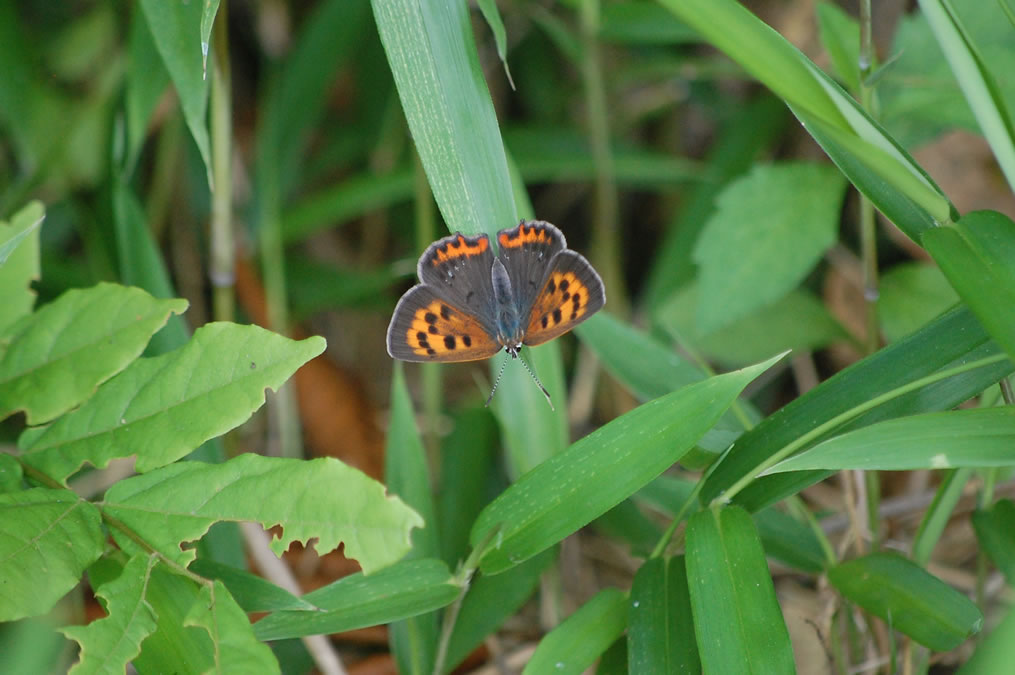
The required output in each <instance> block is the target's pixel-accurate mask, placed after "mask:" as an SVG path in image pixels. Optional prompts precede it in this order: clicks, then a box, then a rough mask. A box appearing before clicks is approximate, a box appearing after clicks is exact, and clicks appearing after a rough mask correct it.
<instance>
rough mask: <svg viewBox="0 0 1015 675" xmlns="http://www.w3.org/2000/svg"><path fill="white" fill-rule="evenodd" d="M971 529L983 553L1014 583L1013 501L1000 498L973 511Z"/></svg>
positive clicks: (1014, 509)
mask: <svg viewBox="0 0 1015 675" xmlns="http://www.w3.org/2000/svg"><path fill="white" fill-rule="evenodd" d="M973 529H975V530H976V539H977V541H979V542H980V547H981V548H982V549H983V551H984V553H986V554H987V555H988V556H990V559H991V561H993V563H994V564H995V565H996V566H997V568H998V569H999V570H1001V572H1002V573H1003V574H1004V577H1005V579H1006V580H1007V581H1008V585H1009V586H1011V585H1012V584H1015V502H1012V501H1011V500H1010V499H1002V500H1000V501H998V502H997V503H995V504H992V505H991V507H990V508H989V509H985V510H984V509H981V510H977V511H976V512H974V513H973Z"/></svg>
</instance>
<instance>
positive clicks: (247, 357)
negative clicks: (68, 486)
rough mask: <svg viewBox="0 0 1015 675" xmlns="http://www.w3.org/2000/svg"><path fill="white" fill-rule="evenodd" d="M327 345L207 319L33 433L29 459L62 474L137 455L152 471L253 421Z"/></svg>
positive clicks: (25, 444)
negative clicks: (182, 340) (268, 396)
mask: <svg viewBox="0 0 1015 675" xmlns="http://www.w3.org/2000/svg"><path fill="white" fill-rule="evenodd" d="M114 288H115V287H114ZM73 292H74V291H71V293H73ZM136 292H137V293H140V291H136ZM69 294H70V293H68V295H69ZM145 297H147V296H145ZM93 311H94V308H93ZM124 311H125V310H124V309H121V310H120V312H121V313H123V312H124ZM41 313H42V312H39V314H41ZM128 316H130V315H129V314H128ZM322 351H324V339H323V338H320V337H313V338H308V339H306V340H302V341H300V342H296V341H294V340H290V339H288V338H285V337H283V336H281V335H276V334H275V333H272V332H270V331H267V330H265V329H263V328H260V327H258V326H239V325H236V324H230V323H211V324H207V325H205V326H202V327H201V328H199V329H198V330H197V331H196V332H195V333H194V336H193V338H192V339H191V340H190V342H188V343H187V344H186V345H185V346H183V347H181V348H180V349H177V350H175V351H172V352H170V353H168V354H163V355H162V356H157V357H153V358H147V359H138V360H137V361H135V362H134V363H132V364H131V365H130V366H129V367H128V368H127V369H126V370H124V371H123V372H122V373H120V375H119V376H117V377H116V378H114V379H112V380H110V381H109V382H108V383H106V384H105V385H103V387H102V388H101V389H100V390H99V391H98V392H97V393H96V394H95V396H93V397H92V398H91V399H90V400H89V401H88V402H87V403H85V404H84V405H83V406H81V407H80V408H79V409H77V410H75V411H74V412H72V413H70V414H69V415H66V416H64V417H62V418H60V419H59V420H57V421H56V422H54V423H53V424H52V425H50V426H48V427H43V428H38V429H29V430H27V431H26V432H25V433H23V434H22V436H21V439H20V440H19V447H20V449H21V452H22V458H23V459H24V461H25V462H27V463H29V464H31V465H32V466H34V467H36V468H38V469H39V470H40V471H44V472H45V473H47V474H48V475H50V476H51V477H53V478H55V479H57V480H61V481H62V480H65V479H66V478H67V477H68V476H70V475H71V474H73V473H74V472H75V471H77V470H78V469H79V468H80V467H81V466H82V464H83V463H84V462H89V463H91V464H92V465H94V466H96V467H100V468H101V467H104V466H106V464H108V463H109V461H110V460H111V459H114V458H116V457H128V456H130V455H135V454H136V455H137V465H136V467H137V470H138V471H140V472H145V471H150V470H151V469H154V468H157V467H160V466H164V465H166V464H169V463H171V462H175V461H176V460H178V459H180V458H181V457H183V456H185V455H187V454H188V453H190V452H191V451H192V450H194V449H195V448H197V447H198V446H199V445H201V444H202V443H203V442H205V441H206V440H208V439H210V438H214V437H215V436H218V435H220V434H223V433H225V432H226V431H229V430H230V429H232V428H234V427H236V426H237V425H239V424H241V423H243V422H245V421H246V420H247V419H248V418H249V417H250V415H251V413H253V412H254V411H255V410H257V409H258V408H259V407H260V406H261V405H262V404H263V403H264V392H265V389H266V388H271V389H273V390H277V389H278V387H279V386H281V384H282V383H283V382H285V381H286V380H287V379H288V378H289V377H290V376H291V375H292V374H293V373H294V372H295V371H296V369H297V368H299V367H300V366H301V365H303V364H304V363H306V362H307V361H309V360H310V359H311V358H313V357H315V356H317V355H318V354H320V353H321V352H322ZM65 377H66V376H65Z"/></svg>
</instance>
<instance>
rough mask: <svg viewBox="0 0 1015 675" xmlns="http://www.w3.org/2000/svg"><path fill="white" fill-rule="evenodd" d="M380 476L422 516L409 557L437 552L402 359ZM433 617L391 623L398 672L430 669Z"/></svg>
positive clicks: (435, 630) (435, 635) (426, 474)
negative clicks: (382, 470) (421, 522)
mask: <svg viewBox="0 0 1015 675" xmlns="http://www.w3.org/2000/svg"><path fill="white" fill-rule="evenodd" d="M384 479H385V483H386V484H387V488H388V491H389V492H390V493H391V494H393V495H398V496H399V497H400V498H401V499H402V500H403V501H405V503H406V504H407V505H408V506H409V507H410V508H412V509H414V510H415V511H416V513H418V514H419V515H420V516H421V517H422V518H423V522H424V526H423V528H421V529H417V530H416V531H414V532H413V533H412V549H411V550H410V551H409V555H408V557H409V558H436V557H437V556H439V555H440V541H439V537H438V533H437V519H436V518H435V517H434V511H435V509H434V503H433V495H432V494H431V491H430V469H429V467H428V466H427V462H426V456H425V453H424V450H423V441H422V439H420V437H419V431H418V429H417V428H416V416H415V413H414V412H413V409H412V401H411V400H409V391H408V389H406V386H405V376H404V374H403V369H402V365H401V364H395V371H394V376H393V377H392V378H391V419H390V421H389V423H388V436H387V442H386V446H385V451H384ZM437 619H438V617H437V615H436V614H435V613H433V612H431V613H427V614H421V615H417V616H413V617H410V618H407V619H405V620H403V621H397V622H394V623H392V624H391V625H390V626H389V629H388V642H389V643H390V645H391V651H392V653H393V654H394V656H395V662H396V663H397V664H398V671H399V672H402V673H422V672H430V671H433V666H434V659H435V656H436V651H435V648H436V645H437V643H438V641H439V640H440V626H439V624H438V621H437Z"/></svg>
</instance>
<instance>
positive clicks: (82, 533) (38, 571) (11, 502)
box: [0, 488, 105, 621]
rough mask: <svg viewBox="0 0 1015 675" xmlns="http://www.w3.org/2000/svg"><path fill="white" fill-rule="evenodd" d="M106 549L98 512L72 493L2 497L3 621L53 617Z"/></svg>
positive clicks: (0, 578)
mask: <svg viewBox="0 0 1015 675" xmlns="http://www.w3.org/2000/svg"><path fill="white" fill-rule="evenodd" d="M104 545H105V535H103V533H102V527H101V516H100V514H99V511H98V509H96V508H95V506H93V505H92V504H90V503H88V502H87V501H84V500H83V499H81V498H79V497H78V496H77V495H76V494H74V493H73V492H71V491H69V490H51V489H48V488H33V489H31V490H23V491H20V492H11V493H7V494H0V621H14V620H15V619H21V618H24V617H27V616H37V615H40V614H45V613H46V612H48V611H49V610H50V609H51V608H52V607H53V605H55V604H56V602H57V600H59V599H60V598H61V597H63V595H64V594H65V593H67V592H68V591H69V590H71V589H72V588H74V586H76V585H77V584H78V582H79V581H80V580H81V576H82V575H83V574H84V571H85V568H87V567H88V566H89V565H91V564H92V563H93V562H95V561H96V560H98V558H99V556H100V555H101V554H102V550H103V547H104Z"/></svg>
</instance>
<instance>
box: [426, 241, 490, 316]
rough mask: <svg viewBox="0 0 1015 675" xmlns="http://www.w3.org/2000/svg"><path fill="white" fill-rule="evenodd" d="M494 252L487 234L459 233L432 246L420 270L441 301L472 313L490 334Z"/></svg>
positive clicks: (428, 249) (427, 251)
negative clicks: (442, 299) (491, 273)
mask: <svg viewBox="0 0 1015 675" xmlns="http://www.w3.org/2000/svg"><path fill="white" fill-rule="evenodd" d="M491 267H493V250H492V249H491V247H490V238H489V237H487V236H486V235H485V234H481V235H478V236H475V237H468V236H466V235H464V234H461V233H457V234H453V235H451V236H449V237H444V238H443V239H438V240H437V241H435V242H434V243H432V244H430V247H429V248H427V250H426V251H424V252H423V255H422V256H421V257H420V259H419V264H418V265H417V266H416V272H417V274H418V275H419V280H420V281H421V282H422V283H423V284H424V285H427V286H430V287H431V288H432V289H433V290H434V291H435V292H436V293H437V294H438V295H439V296H440V297H442V298H444V299H445V300H448V301H450V302H451V303H452V304H453V305H455V306H456V307H459V308H461V309H463V310H466V311H468V312H469V313H470V314H472V316H473V317H475V318H476V319H477V320H478V321H479V322H480V323H481V324H482V325H483V327H484V328H486V330H487V332H490V333H492V332H496V326H495V324H494V323H493V317H494V313H493V283H492V282H491V280H490V268H491Z"/></svg>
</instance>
